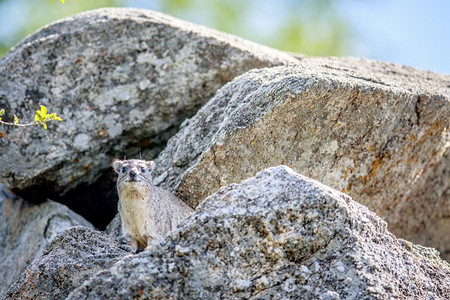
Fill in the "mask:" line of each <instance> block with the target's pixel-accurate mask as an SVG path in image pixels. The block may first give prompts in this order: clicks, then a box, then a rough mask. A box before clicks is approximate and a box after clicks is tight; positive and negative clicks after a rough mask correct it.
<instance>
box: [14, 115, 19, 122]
mask: <svg viewBox="0 0 450 300" xmlns="http://www.w3.org/2000/svg"><path fill="white" fill-rule="evenodd" d="M14 124H19V118H18V117H17V116H16V115H14Z"/></svg>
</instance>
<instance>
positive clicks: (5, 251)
mask: <svg viewBox="0 0 450 300" xmlns="http://www.w3.org/2000/svg"><path fill="white" fill-rule="evenodd" d="M75 225H83V226H88V227H92V225H91V224H90V223H89V222H87V221H86V220H85V219H84V218H83V217H81V216H79V215H77V214H76V213H74V212H72V211H71V210H70V209H68V208H67V207H66V206H64V205H61V204H59V203H56V202H53V201H46V202H43V203H41V204H39V205H33V204H29V203H28V202H26V201H24V200H23V199H21V198H18V197H16V196H14V195H13V194H11V193H10V192H9V191H8V190H7V189H6V188H5V187H4V186H3V185H2V184H0V297H1V296H2V295H3V294H4V293H5V292H6V290H7V289H8V287H9V286H10V285H11V284H12V283H13V282H15V281H16V280H17V279H18V277H19V276H20V274H21V273H22V272H23V271H24V270H25V268H26V267H27V266H28V265H29V264H30V263H31V262H33V261H34V260H35V259H38V258H39V257H41V255H42V253H43V251H44V249H45V247H46V246H47V245H48V244H49V243H50V241H51V240H53V238H54V237H55V236H56V235H57V234H59V233H60V232H62V231H64V230H65V229H67V228H69V227H71V226H75Z"/></svg>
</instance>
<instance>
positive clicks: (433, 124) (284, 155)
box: [155, 58, 450, 259]
mask: <svg viewBox="0 0 450 300" xmlns="http://www.w3.org/2000/svg"><path fill="white" fill-rule="evenodd" d="M299 64H300V65H299V66H291V67H274V68H266V69H260V70H253V71H249V72H247V73H245V74H244V75H242V76H240V77H238V78H236V79H235V80H233V81H232V82H230V83H228V84H227V85H225V86H224V87H223V88H221V89H220V90H219V91H218V92H217V94H216V95H215V96H214V97H213V98H212V99H211V100H210V101H209V102H208V103H207V104H206V105H205V106H204V107H202V109H201V110H200V111H199V112H198V113H197V114H196V115H195V116H194V117H192V118H191V119H189V120H187V121H186V122H184V123H183V125H182V126H181V129H180V131H179V132H178V133H177V134H176V135H175V136H174V137H173V138H171V139H170V141H169V142H168V145H167V147H166V148H165V149H164V150H163V151H162V152H161V153H160V155H159V157H158V158H157V159H156V166H157V168H156V170H155V181H156V183H158V184H159V185H160V186H161V187H163V188H166V189H170V190H172V191H173V192H175V193H177V194H178V196H179V197H180V198H182V199H184V200H185V201H187V203H188V204H190V205H191V206H193V207H195V206H196V205H197V204H198V203H200V202H201V201H202V200H203V199H204V198H206V197H207V196H208V195H211V194H212V193H214V192H216V191H217V190H218V189H219V187H221V186H225V185H227V184H230V183H235V182H239V181H241V180H243V179H245V178H248V177H251V176H254V174H256V172H258V171H260V170H262V169H264V168H267V167H271V166H277V165H280V164H285V165H289V166H291V167H292V168H293V169H294V170H296V171H297V172H299V173H301V174H304V175H306V176H308V177H311V178H313V179H316V180H318V181H320V182H323V183H325V184H327V185H329V186H331V187H333V188H335V189H337V190H340V191H343V192H345V193H347V194H349V195H350V196H352V197H354V199H356V201H358V202H360V203H362V204H364V205H367V206H368V207H369V209H371V210H372V211H374V212H376V213H377V214H378V215H379V216H381V217H382V218H383V219H384V220H386V221H387V222H388V224H389V228H390V230H391V231H392V232H393V233H395V234H396V235H397V236H399V237H402V238H405V239H408V240H411V241H413V242H416V243H421V244H424V245H426V246H430V247H435V248H437V249H438V250H439V251H441V253H442V254H443V256H444V257H446V258H447V259H450V239H449V238H448V236H449V232H450V131H449V128H450V96H449V95H450V76H449V75H443V74H436V73H431V72H426V71H421V70H416V69H413V68H408V67H403V66H399V65H394V64H389V63H383V62H376V61H370V60H365V59H356V58H304V59H302V60H300V61H299Z"/></svg>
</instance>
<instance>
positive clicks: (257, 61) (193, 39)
mask: <svg viewBox="0 0 450 300" xmlns="http://www.w3.org/2000/svg"><path fill="white" fill-rule="evenodd" d="M293 62H296V59H294V58H293V57H291V56H289V55H287V54H284V53H281V52H278V51H276V50H272V49H269V48H267V47H264V46H260V45H257V44H254V43H251V42H249V41H245V40H243V39H240V38H237V37H234V36H231V35H227V34H224V33H220V32H217V31H214V30H211V29H208V28H205V27H202V26H198V25H194V24H190V23H188V22H183V21H180V20H177V19H175V18H172V17H169V16H167V15H164V14H161V13H156V12H151V11H148V10H142V9H128V8H107V9H99V10H95V11H90V12H86V13H81V14H77V15H74V16H73V17H69V18H66V19H63V20H61V21H58V22H55V23H53V24H51V25H49V26H46V27H44V28H42V29H41V30H39V31H38V32H36V33H34V34H33V35H31V36H29V37H27V38H26V39H24V40H23V41H22V42H20V43H19V44H18V45H17V46H15V47H14V48H13V49H12V50H11V51H10V52H9V53H8V54H6V55H5V56H4V57H3V58H2V59H1V61H0V107H1V108H4V109H6V111H7V114H8V115H9V116H11V117H12V116H13V114H16V115H17V116H19V118H21V119H23V120H27V119H28V120H32V119H33V118H34V113H33V112H34V111H35V110H36V109H38V108H39V104H43V105H46V106H47V107H48V109H49V111H50V112H56V113H57V114H58V115H59V116H61V117H62V118H63V119H64V121H63V122H60V123H58V124H50V125H49V127H50V129H49V130H48V131H44V130H43V129H42V128H29V129H27V130H23V129H22V128H15V127H8V128H2V134H3V138H2V139H0V147H1V148H2V151H1V154H0V182H3V183H4V184H5V185H6V186H7V187H8V188H9V189H12V190H13V191H15V192H17V193H19V194H20V195H22V196H23V197H24V198H26V199H27V200H35V201H43V200H45V199H46V198H47V197H49V198H52V199H56V198H58V196H61V195H63V194H64V193H65V192H67V191H68V190H69V189H71V188H74V187H76V186H77V185H79V184H80V183H91V182H93V181H94V180H95V179H97V178H98V177H99V176H100V175H101V173H102V171H103V170H105V169H106V168H107V167H108V165H109V163H110V162H111V160H112V158H114V157H115V156H117V155H119V154H120V155H122V156H123V155H128V156H130V155H135V154H137V153H138V149H142V150H143V153H144V155H146V156H148V157H151V156H152V155H155V152H158V151H159V150H160V149H159V148H158V147H160V146H161V144H164V142H165V141H166V140H167V139H168V137H169V136H170V135H172V134H173V133H174V130H175V129H176V127H177V126H178V125H179V124H180V123H181V122H182V121H183V120H184V119H185V118H186V117H188V116H192V115H193V114H194V113H195V112H196V111H197V109H198V108H199V107H200V106H201V105H202V104H203V103H204V102H206V101H207V100H209V99H210V97H211V96H212V95H213V94H214V93H215V92H216V91H217V89H218V88H220V87H221V86H222V85H223V84H224V83H226V82H228V81H229V80H231V79H232V78H234V77H235V76H237V75H239V74H242V73H244V72H245V71H247V70H250V69H253V68H261V67H266V66H274V65H282V64H287V63H293ZM5 120H6V119H5ZM37 187H41V188H39V192H37V191H36V188H37Z"/></svg>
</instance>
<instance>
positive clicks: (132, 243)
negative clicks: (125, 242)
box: [129, 240, 138, 253]
mask: <svg viewBox="0 0 450 300" xmlns="http://www.w3.org/2000/svg"><path fill="white" fill-rule="evenodd" d="M129 245H130V248H131V252H133V253H136V252H137V250H138V243H137V241H135V240H131V241H130V243H129Z"/></svg>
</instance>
